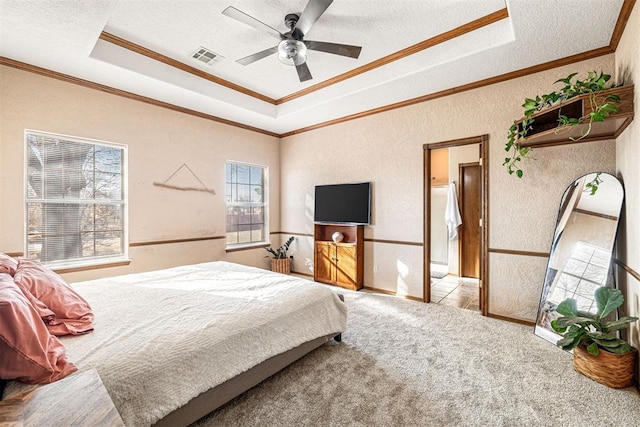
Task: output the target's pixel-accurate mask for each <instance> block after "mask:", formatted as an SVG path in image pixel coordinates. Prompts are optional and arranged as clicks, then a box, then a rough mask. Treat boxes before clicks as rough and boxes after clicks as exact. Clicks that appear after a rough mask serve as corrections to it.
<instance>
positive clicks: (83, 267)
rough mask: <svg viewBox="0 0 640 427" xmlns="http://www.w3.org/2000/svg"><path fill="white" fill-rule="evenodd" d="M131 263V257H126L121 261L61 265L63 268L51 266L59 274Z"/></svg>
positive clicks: (122, 265)
mask: <svg viewBox="0 0 640 427" xmlns="http://www.w3.org/2000/svg"><path fill="white" fill-rule="evenodd" d="M129 264H131V260H130V259H125V260H121V261H110V262H105V263H101V264H90V265H79V266H77V267H61V268H55V267H53V268H51V269H52V270H53V271H55V272H56V273H58V274H65V273H75V272H78V271H88V270H99V269H101V268H111V267H124V266H127V265H129Z"/></svg>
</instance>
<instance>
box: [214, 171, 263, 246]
mask: <svg viewBox="0 0 640 427" xmlns="http://www.w3.org/2000/svg"><path fill="white" fill-rule="evenodd" d="M230 164H231V165H242V166H248V167H259V168H262V170H263V177H262V180H263V193H264V194H263V201H262V203H261V206H262V209H263V212H264V224H263V232H262V235H263V239H262V240H261V241H252V242H244V243H229V240H228V236H227V233H228V231H227V210H228V208H229V207H230V206H233V205H236V203H234V202H232V201H229V195H228V194H227V178H226V173H227V165H230ZM224 174H225V175H224V196H225V213H224V217H225V230H224V231H225V242H226V249H227V250H235V249H245V248H254V247H263V246H265V245H268V244H269V167H268V166H266V165H261V164H256V163H247V162H241V161H236V160H227V161H226V162H225V164H224ZM248 204H249V205H252V204H255V203H251V202H249V203H248Z"/></svg>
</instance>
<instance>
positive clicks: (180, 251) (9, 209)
mask: <svg viewBox="0 0 640 427" xmlns="http://www.w3.org/2000/svg"><path fill="white" fill-rule="evenodd" d="M0 73H2V79H0V99H2V102H1V105H0V123H2V128H1V130H0V196H1V197H0V215H1V218H2V221H1V223H0V251H3V252H24V233H25V230H24V197H23V194H24V130H25V129H34V130H41V131H45V132H52V133H59V134H64V135H72V136H78V137H85V138H93V139H98V140H104V141H110V142H116V143H120V144H126V145H127V146H128V154H129V239H130V243H133V244H135V243H139V242H149V241H158V240H172V239H188V238H198V237H203V236H224V234H225V198H224V176H225V174H224V165H225V161H226V160H235V161H241V162H248V163H256V164H261V165H265V166H268V167H269V172H270V214H271V215H270V228H271V230H272V231H279V229H280V222H279V219H280V192H279V188H280V149H279V140H278V138H275V137H270V136H266V135H262V134H258V133H255V132H250V131H247V130H242V129H239V128H236V127H232V126H228V125H223V124H220V123H216V122H213V121H211V120H205V119H201V118H197V117H194V116H191V115H187V114H183V113H178V112H175V111H172V110H169V109H165V108H160V107H156V106H153V105H149V104H145V103H141V102H138V101H134V100H130V99H126V98H123V97H119V96H115V95H111V94H107V93H103V92H100V91H96V90H93V89H88V88H84V87H81V86H79V85H74V84H71V83H66V82H62V81H59V80H55V79H52V78H48V77H43V76H39V75H37V74H34V73H28V72H25V71H20V70H17V69H14V68H10V67H4V66H0ZM183 163H186V164H187V165H188V166H189V167H190V168H191V169H192V170H193V171H194V172H195V173H196V175H197V176H198V178H200V179H201V180H202V181H203V183H205V185H207V186H208V187H209V188H213V189H214V190H215V191H216V195H212V194H209V193H204V192H191V191H189V192H187V191H178V190H169V189H166V188H160V187H157V186H154V185H153V182H162V181H164V180H166V179H167V178H168V177H169V176H170V175H171V173H173V172H174V171H175V170H176V169H177V168H179V167H180V166H181V165H182V164H183ZM273 237H274V243H275V244H279V236H278V235H274V236H273ZM265 254H266V252H265V251H264V250H262V249H255V250H249V251H242V252H234V253H231V254H226V253H225V241H224V239H222V240H210V241H200V242H190V243H175V244H162V245H151V246H134V247H131V249H130V257H131V260H132V261H131V264H130V265H129V266H127V267H114V268H103V269H99V270H91V271H86V272H81V273H70V274H67V275H65V278H66V279H67V280H69V281H76V280H84V279H89V278H94V277H102V276H110V275H116V274H124V273H129V272H138V271H146V270H152V269H158V268H163V267H169V266H175V265H180V264H187V263H195V262H202V261H210V260H216V259H229V260H235V261H239V262H242V263H245V264H249V265H255V266H260V267H265V268H266V267H267V265H268V264H267V262H266V260H265V259H264V258H263V257H264V255H265Z"/></svg>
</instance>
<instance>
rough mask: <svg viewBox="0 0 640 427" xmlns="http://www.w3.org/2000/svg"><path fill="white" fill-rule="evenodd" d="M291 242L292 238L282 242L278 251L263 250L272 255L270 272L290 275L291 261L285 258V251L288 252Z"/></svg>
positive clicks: (271, 249)
mask: <svg viewBox="0 0 640 427" xmlns="http://www.w3.org/2000/svg"><path fill="white" fill-rule="evenodd" d="M293 240H294V237H293V236H291V237H289V238H288V239H287V241H286V242H284V244H283V245H282V246H280V247H279V248H278V249H273V248H265V250H266V251H267V252H269V253H270V254H271V255H272V257H271V271H275V272H276V273H283V274H289V273H291V260H290V259H289V257H288V256H287V251H288V250H289V246H290V245H291V243H292V242H293Z"/></svg>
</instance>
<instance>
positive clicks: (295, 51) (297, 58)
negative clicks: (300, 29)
mask: <svg viewBox="0 0 640 427" xmlns="http://www.w3.org/2000/svg"><path fill="white" fill-rule="evenodd" d="M278 59H279V60H280V62H282V63H283V64H286V65H302V64H304V63H305V62H307V46H306V45H305V44H304V43H302V42H301V41H299V40H282V41H281V42H280V43H279V44H278Z"/></svg>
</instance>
